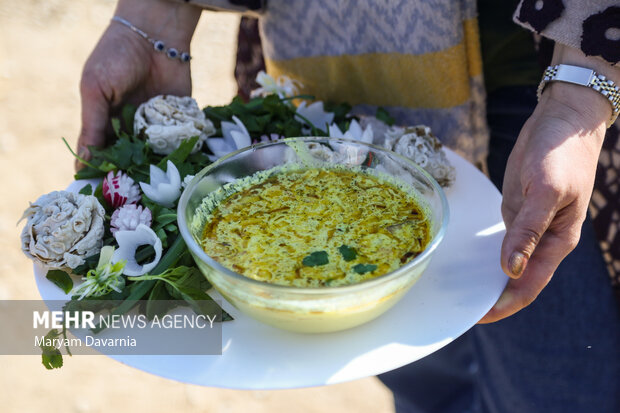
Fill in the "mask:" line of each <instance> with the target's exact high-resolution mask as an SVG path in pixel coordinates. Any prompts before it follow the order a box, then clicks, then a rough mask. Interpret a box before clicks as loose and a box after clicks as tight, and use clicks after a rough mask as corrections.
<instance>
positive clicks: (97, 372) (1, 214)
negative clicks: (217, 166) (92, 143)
mask: <svg viewBox="0 0 620 413" xmlns="http://www.w3.org/2000/svg"><path fill="white" fill-rule="evenodd" d="M113 6H114V1H109V0H96V1H95V0H72V1H69V0H39V1H37V0H20V1H19V2H18V1H15V0H0V177H1V179H2V188H3V194H4V195H3V197H2V198H3V199H2V203H1V204H0V299H36V298H38V293H37V289H36V287H35V284H34V279H33V275H32V266H31V263H30V261H28V260H27V259H26V258H25V256H24V255H23V254H22V253H21V250H20V245H19V233H20V229H21V228H20V227H18V226H16V224H15V223H16V222H17V220H18V218H19V217H20V216H21V213H22V211H23V210H24V208H25V207H26V206H27V205H28V201H32V200H35V199H36V198H37V197H38V196H39V195H41V194H43V193H46V192H49V191H52V190H57V189H63V188H64V187H65V186H66V185H67V184H68V183H69V182H70V181H71V180H72V173H73V160H72V157H71V155H70V154H69V152H68V151H67V150H66V149H65V148H64V146H63V144H62V142H61V140H60V138H61V137H62V136H64V137H66V138H67V140H68V141H69V142H70V143H71V144H72V145H73V144H74V143H75V141H76V138H77V131H78V128H79V95H78V89H77V85H78V80H79V75H80V71H81V66H82V63H83V62H84V61H85V59H86V57H87V55H88V53H89V52H90V50H91V48H92V47H93V46H94V44H95V42H96V40H97V38H98V36H99V35H100V33H101V32H102V31H103V28H104V27H105V26H106V25H107V22H108V19H109V18H110V17H111V15H112V11H113ZM237 24H238V17H237V16H235V15H232V14H215V13H207V12H205V13H204V14H203V17H202V19H201V22H200V25H199V28H198V31H197V34H196V36H195V39H194V44H193V47H192V51H193V53H192V54H193V55H194V57H195V59H194V60H193V77H194V85H195V91H194V97H195V98H196V99H197V100H198V102H199V104H200V105H201V106H204V105H207V104H223V103H226V102H228V101H230V99H231V98H232V96H233V95H234V93H235V90H236V89H235V84H234V82H233V79H232V68H233V56H234V51H235V45H234V42H235V36H236V27H237ZM0 363H1V365H2V372H1V373H0V403H1V404H2V407H1V408H0V410H1V411H2V412H6V413H12V412H40V411H46V412H50V413H51V412H112V411H115V412H120V411H135V412H142V411H149V412H152V413H157V412H170V411H173V412H175V411H183V412H279V411H295V412H324V411H330V412H332V411H333V412H345V411H346V412H390V411H393V407H392V396H391V394H390V392H389V391H388V390H387V389H386V388H385V387H384V386H383V385H382V384H381V383H380V382H379V381H378V380H377V379H375V378H368V379H364V380H359V381H355V382H351V383H345V384H341V385H334V386H330V387H321V388H313V389H300V390H287V391H234V390H221V389H216V388H205V387H199V386H194V385H185V384H181V383H177V382H172V381H169V380H165V379H162V378H159V377H155V376H152V375H149V374H147V373H143V372H141V371H137V370H134V369H132V368H130V367H126V366H124V365H121V364H119V363H117V362H115V361H112V360H111V359H108V358H106V357H103V356H81V357H73V358H67V359H66V361H65V363H66V364H65V367H64V368H63V369H61V370H60V371H51V372H50V371H46V370H45V369H44V368H43V367H42V366H41V364H40V358H39V357H38V356H19V357H16V356H0Z"/></svg>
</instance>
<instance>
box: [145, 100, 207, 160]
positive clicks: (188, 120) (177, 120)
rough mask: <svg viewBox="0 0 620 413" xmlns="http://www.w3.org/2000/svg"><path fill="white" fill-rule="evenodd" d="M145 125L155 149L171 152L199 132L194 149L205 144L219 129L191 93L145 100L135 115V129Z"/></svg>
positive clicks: (156, 150)
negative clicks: (190, 95) (182, 95)
mask: <svg viewBox="0 0 620 413" xmlns="http://www.w3.org/2000/svg"><path fill="white" fill-rule="evenodd" d="M142 129H144V133H145V134H146V136H147V137H148V143H149V145H150V146H151V148H153V152H155V153H157V154H159V155H169V154H170V153H172V152H173V151H174V150H175V149H177V148H178V147H179V145H180V144H181V142H183V141H184V140H187V139H189V138H191V137H193V136H198V142H196V145H195V146H194V148H193V150H192V153H195V152H197V151H199V150H200V148H202V145H203V143H204V142H205V141H206V140H207V137H208V136H211V135H213V134H214V133H215V128H214V127H213V123H211V121H210V120H209V119H207V118H206V117H205V114H204V112H203V111H202V110H200V108H199V107H198V103H196V101H195V100H194V99H192V98H191V97H189V96H185V97H179V96H171V95H160V96H155V97H154V98H152V99H150V100H148V101H147V102H145V103H143V104H141V105H140V106H139V107H138V110H137V111H136V115H135V117H134V131H135V133H138V132H139V131H141V130H142Z"/></svg>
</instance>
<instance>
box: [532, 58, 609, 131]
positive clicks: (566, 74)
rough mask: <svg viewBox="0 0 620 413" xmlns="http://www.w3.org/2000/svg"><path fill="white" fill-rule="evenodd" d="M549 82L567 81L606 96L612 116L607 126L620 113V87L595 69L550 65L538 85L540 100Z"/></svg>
mask: <svg viewBox="0 0 620 413" xmlns="http://www.w3.org/2000/svg"><path fill="white" fill-rule="evenodd" d="M549 82H567V83H572V84H574V85H580V86H585V87H589V88H590V89H593V90H596V91H597V92H599V93H600V94H602V95H603V96H605V97H606V98H607V100H609V103H611V118H610V119H609V121H608V122H607V127H610V126H611V125H613V123H614V122H615V121H616V119H617V118H618V114H620V89H618V86H617V85H616V84H615V83H614V82H613V81H611V80H609V79H607V78H606V77H605V76H603V75H599V74H598V73H596V72H595V71H594V70H591V69H586V68H585V67H579V66H570V65H555V66H549V67H548V68H547V70H545V73H544V75H543V78H542V80H541V81H540V84H539V85H538V100H540V96H541V95H542V92H543V90H544V89H545V86H546V85H547V83H549Z"/></svg>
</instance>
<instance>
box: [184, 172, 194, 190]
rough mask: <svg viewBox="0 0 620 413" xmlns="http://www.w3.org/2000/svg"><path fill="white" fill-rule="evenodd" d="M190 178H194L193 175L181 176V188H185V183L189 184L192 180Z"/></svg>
mask: <svg viewBox="0 0 620 413" xmlns="http://www.w3.org/2000/svg"><path fill="white" fill-rule="evenodd" d="M192 179H194V175H185V178H183V182H182V183H181V186H182V187H183V188H187V185H189V183H190V182H192Z"/></svg>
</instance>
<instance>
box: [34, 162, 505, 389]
mask: <svg viewBox="0 0 620 413" xmlns="http://www.w3.org/2000/svg"><path fill="white" fill-rule="evenodd" d="M447 152H448V158H449V160H450V161H451V162H452V164H453V165H454V166H455V167H456V183H455V184H454V186H453V187H452V188H449V189H447V190H446V195H447V198H448V202H449V204H450V224H449V225H448V231H447V233H446V236H445V238H444V240H443V242H442V243H441V245H440V246H439V248H438V249H437V251H436V253H435V255H434V257H433V259H432V261H431V263H430V265H429V267H428V269H427V270H426V272H425V273H424V274H423V275H422V277H421V278H420V280H419V281H418V282H417V283H416V284H415V285H414V286H413V288H412V289H411V290H410V291H409V292H408V293H407V294H406V295H405V297H404V298H403V299H402V300H401V301H400V302H399V303H397V304H396V305H395V306H394V307H393V308H392V309H391V310H389V311H388V312H387V313H385V314H384V315H382V316H380V317H379V318H377V319H376V320H374V321H372V322H370V323H367V324H365V325H362V326H360V327H356V328H353V329H350V330H346V331H342V332H338V333H328V334H319V335H306V334H296V333H290V332H286V331H280V330H278V329H275V328H273V327H269V326H267V325H263V324H261V323H259V322H257V321H254V320H252V319H250V318H248V317H246V316H244V315H243V314H241V313H239V312H238V311H237V310H236V309H235V308H234V307H232V306H231V305H229V304H228V303H227V302H224V308H225V309H226V311H228V312H230V313H231V314H232V315H233V316H234V317H235V320H234V321H232V322H226V323H224V324H223V343H222V344H223V354H222V355H221V356H111V357H112V358H114V359H116V360H118V361H120V362H122V363H124V364H127V365H129V366H132V367H135V368H137V369H140V370H144V371H147V372H149V373H153V374H156V375H158V376H161V377H166V378H169V379H173V380H178V381H181V382H186V383H193V384H200V385H203V386H213V387H225V388H234V389H287V388H295V387H309V386H319V385H325V384H333V383H339V382H343V381H348V380H355V379H359V378H362V377H367V376H372V375H376V374H380V373H383V372H386V371H389V370H393V369H396V368H398V367H401V366H404V365H406V364H409V363H411V362H414V361H416V360H419V359H421V358H422V357H425V356H427V355H429V354H431V353H432V352H434V351H436V350H438V349H440V348H441V347H443V346H445V345H446V344H448V343H450V342H451V341H452V340H454V339H455V338H457V337H458V336H460V335H461V334H463V333H464V332H465V331H467V330H468V329H469V328H471V327H472V326H473V325H474V324H475V323H476V322H477V321H478V320H480V318H482V316H484V315H485V314H486V312H487V311H488V310H489V309H490V308H491V307H492V306H493V304H494V303H495V301H497V299H498V298H499V295H500V293H501V292H502V290H503V289H504V286H505V285H506V282H507V280H508V278H507V277H506V276H505V275H504V274H503V273H502V270H501V268H500V265H499V259H500V246H501V243H502V239H503V236H504V232H505V229H504V224H503V222H502V217H501V213H500V204H501V195H500V193H499V192H498V191H497V189H495V187H494V186H493V184H492V183H491V182H490V181H489V180H488V179H487V178H486V177H485V176H484V175H483V174H482V173H480V172H479V171H478V170H477V169H476V168H474V167H473V166H472V165H471V164H469V163H468V162H467V161H465V160H464V159H462V158H461V157H459V156H458V155H456V154H455V153H454V152H452V151H447ZM70 189H79V188H74V187H73V185H72V187H70ZM45 273H46V272H45V269H43V268H39V267H37V266H35V278H36V282H37V286H38V288H39V292H40V293H41V297H43V299H44V300H52V299H66V298H68V297H67V296H66V295H65V294H64V293H63V292H62V291H60V289H58V287H56V286H55V285H53V284H52V283H51V282H50V281H48V280H47V279H46V278H45ZM212 295H213V297H214V298H221V297H220V296H219V295H218V294H217V293H213V292H212ZM68 367H69V368H70V366H68Z"/></svg>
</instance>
